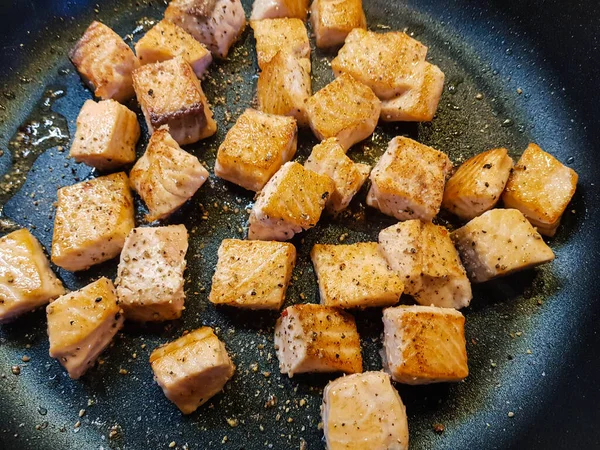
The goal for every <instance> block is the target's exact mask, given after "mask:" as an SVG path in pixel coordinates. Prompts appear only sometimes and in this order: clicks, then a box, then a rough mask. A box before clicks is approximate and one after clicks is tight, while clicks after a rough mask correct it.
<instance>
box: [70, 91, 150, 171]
mask: <svg viewBox="0 0 600 450" xmlns="http://www.w3.org/2000/svg"><path fill="white" fill-rule="evenodd" d="M139 138H140V125H139V124H138V121H137V116H136V115H135V113H134V112H133V111H130V110H129V109H128V108H127V107H126V106H123V105H121V104H120V103H119V102H116V101H114V100H102V101H101V102H98V103H96V102H95V101H93V100H87V101H86V102H85V103H84V104H83V108H81V111H80V113H79V116H77V131H76V132H75V138H73V145H71V152H70V156H71V157H72V158H73V159H74V160H75V161H77V162H83V163H85V164H87V165H88V166H92V167H95V168H96V169H98V170H111V169H115V168H117V167H121V166H124V165H126V164H131V163H133V162H134V161H135V144H137V141H138V139H139Z"/></svg>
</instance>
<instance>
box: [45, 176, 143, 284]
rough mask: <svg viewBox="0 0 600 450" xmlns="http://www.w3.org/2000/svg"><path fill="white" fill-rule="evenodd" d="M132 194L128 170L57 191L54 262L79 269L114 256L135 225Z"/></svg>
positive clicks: (53, 244)
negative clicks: (126, 172) (126, 173)
mask: <svg viewBox="0 0 600 450" xmlns="http://www.w3.org/2000/svg"><path fill="white" fill-rule="evenodd" d="M134 226H135V225H134V210H133V197H132V196H131V191H130V190H129V180H128V179H127V175H125V173H123V172H120V173H115V174H112V175H107V176H104V177H99V178H95V179H93V180H90V181H83V182H81V183H77V184H74V185H72V186H66V187H63V188H60V189H59V190H58V202H57V206H56V216H55V218H54V234H53V236H52V262H53V263H54V264H56V265H57V266H59V267H62V268H63V269H66V270H70V271H73V272H75V271H78V270H85V269H89V268H90V267H91V266H93V265H95V264H100V263H101V262H104V261H108V260H109V259H112V258H114V257H115V256H117V255H118V254H119V253H121V249H122V248H123V244H125V238H126V237H127V235H128V234H129V232H130V231H131V230H133V227H134Z"/></svg>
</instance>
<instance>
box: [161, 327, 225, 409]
mask: <svg viewBox="0 0 600 450" xmlns="http://www.w3.org/2000/svg"><path fill="white" fill-rule="evenodd" d="M150 364H151V365H152V370H153V372H154V378H155V380H156V381H157V382H158V385H159V386H160V387H161V388H162V390H163V392H164V393H165V396H166V397H167V398H168V399H169V400H171V401H172V402H173V403H175V405H176V406H177V407H178V408H179V409H180V410H181V412H182V413H183V414H191V413H193V412H194V411H196V409H198V408H199V407H200V406H201V405H203V404H204V403H206V402H207V401H208V400H210V398H211V397H213V396H214V395H216V394H218V393H219V392H221V391H222V390H223V387H224V386H225V383H227V381H228V380H229V379H230V378H231V377H232V376H233V373H234V372H235V366H234V365H233V363H232V362H231V359H230V358H229V355H228V354H227V349H226V348H225V345H224V344H223V343H222V342H221V341H220V340H219V338H218V337H217V336H216V335H215V333H214V332H213V330H212V328H208V327H202V328H199V329H197V330H195V331H192V332H191V333H188V334H186V335H184V336H182V337H180V338H179V339H177V340H175V341H173V342H170V343H169V344H166V345H163V346H162V347H159V348H157V349H156V350H154V351H153V352H152V354H151V355H150Z"/></svg>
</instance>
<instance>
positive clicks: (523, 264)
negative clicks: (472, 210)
mask: <svg viewBox="0 0 600 450" xmlns="http://www.w3.org/2000/svg"><path fill="white" fill-rule="evenodd" d="M452 240H453V241H454V243H455V244H456V248H457V249H458V251H459V253H460V256H461V259H462V262H463V264H464V265H465V269H467V273H468V274H469V277H470V278H471V280H472V281H474V282H476V283H480V282H483V281H487V280H490V279H492V278H496V277H499V276H503V275H508V274H510V273H513V272H517V271H520V270H525V269H529V268H531V267H535V266H539V265H540V264H544V263H547V262H549V261H552V260H553V259H554V253H553V252H552V249H550V247H548V246H547V245H546V243H545V242H544V240H543V239H542V237H541V236H540V235H539V233H538V232H537V231H536V230H535V228H533V226H532V225H531V224H530V223H529V222H528V221H527V219H526V218H525V216H523V214H522V213H521V212H520V211H519V210H517V209H492V210H491V211H488V212H485V213H483V214H482V215H481V216H479V217H476V218H474V219H473V220H471V221H470V222H469V223H467V224H466V225H465V226H464V227H462V228H459V229H458V230H456V231H454V232H453V233H452Z"/></svg>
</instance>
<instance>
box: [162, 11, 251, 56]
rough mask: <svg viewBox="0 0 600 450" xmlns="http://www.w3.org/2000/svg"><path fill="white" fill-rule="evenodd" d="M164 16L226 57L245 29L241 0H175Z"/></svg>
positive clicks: (217, 53) (215, 54) (216, 54)
mask: <svg viewBox="0 0 600 450" xmlns="http://www.w3.org/2000/svg"><path fill="white" fill-rule="evenodd" d="M165 19H166V20H168V21H169V22H173V23H174V24H175V25H178V26H180V27H181V28H183V29H184V30H185V31H187V32H188V33H189V34H191V35H192V36H193V37H194V39H196V40H197V41H199V42H202V43H203V44H204V45H206V47H207V48H208V49H209V50H210V51H211V52H212V54H213V55H214V56H216V57H217V58H226V57H227V54H228V53H229V50H230V48H231V46H232V45H233V44H234V43H235V41H237V40H238V38H239V37H240V35H241V34H242V32H243V31H244V28H246V15H245V13H244V8H243V6H242V3H241V2H240V0H172V1H171V2H170V3H169V6H168V7H167V10H166V11H165Z"/></svg>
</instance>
